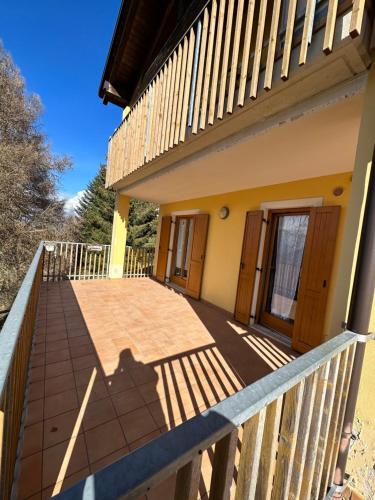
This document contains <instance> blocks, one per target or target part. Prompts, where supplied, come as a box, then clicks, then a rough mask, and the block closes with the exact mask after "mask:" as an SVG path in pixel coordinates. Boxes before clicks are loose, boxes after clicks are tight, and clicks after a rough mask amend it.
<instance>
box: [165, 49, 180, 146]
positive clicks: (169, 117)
mask: <svg viewBox="0 0 375 500" xmlns="http://www.w3.org/2000/svg"><path fill="white" fill-rule="evenodd" d="M176 69H177V54H176V51H174V53H173V56H172V73H171V86H170V89H169V97H168V111H167V127H166V129H165V138H164V150H165V151H168V149H169V138H170V133H171V124H172V114H173V102H174V97H175V95H174V88H175V83H176Z"/></svg>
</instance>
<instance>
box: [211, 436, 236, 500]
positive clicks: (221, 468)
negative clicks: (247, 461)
mask: <svg viewBox="0 0 375 500" xmlns="http://www.w3.org/2000/svg"><path fill="white" fill-rule="evenodd" d="M237 441H238V430H237V429H235V430H233V431H232V432H231V433H230V434H228V435H226V436H225V437H223V438H222V439H221V440H220V441H218V442H217V443H216V444H215V455H214V463H213V466H212V476H211V484H210V499H212V500H219V499H220V500H222V499H225V498H229V491H230V487H231V484H232V479H233V470H234V458H235V454H236V448H237Z"/></svg>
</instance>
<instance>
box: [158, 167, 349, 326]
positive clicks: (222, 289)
mask: <svg viewBox="0 0 375 500" xmlns="http://www.w3.org/2000/svg"><path fill="white" fill-rule="evenodd" d="M337 186H342V187H344V193H343V194H342V195H341V196H339V197H335V196H334V195H333V189H334V188H335V187H337ZM350 186H351V173H346V174H339V175H332V176H326V177H318V178H314V179H308V180H302V181H296V182H289V183H286V184H279V185H274V186H266V187H262V188H256V189H249V190H246V191H238V192H235V193H227V194H222V195H217V196H210V197H207V198H200V199H195V200H188V201H181V202H176V203H171V204H167V205H162V206H161V208H160V213H161V215H167V214H170V213H171V212H174V211H180V210H191V209H200V210H202V211H204V212H207V213H209V214H210V224H209V231H208V239H207V252H206V261H205V268H204V275H203V284H202V298H203V299H205V300H208V301H209V302H211V303H213V304H216V305H217V306H219V307H222V308H223V309H226V310H227V311H230V312H233V310H234V305H235V299H236V291H237V278H238V270H239V264H240V256H241V247H242V239H243V233H244V225H245V214H246V211H247V210H257V209H259V208H260V204H261V203H262V202H270V201H281V200H295V199H299V198H313V197H323V199H324V204H325V205H341V207H342V212H341V216H340V224H339V231H338V239H337V245H336V256H335V265H334V269H333V279H332V283H331V285H332V286H331V288H330V294H329V299H328V310H327V316H326V327H325V335H334V334H337V333H338V332H331V331H330V324H331V322H332V318H331V313H332V307H331V304H332V296H333V293H334V289H335V283H336V278H337V276H336V275H337V261H338V253H339V251H340V243H341V241H342V235H343V227H344V221H345V217H346V209H347V204H348V195H349V192H350ZM222 206H227V207H229V210H230V215H229V217H228V218H227V219H225V220H221V219H220V218H219V216H218V211H219V209H220V208H221V207H222ZM343 319H344V318H343Z"/></svg>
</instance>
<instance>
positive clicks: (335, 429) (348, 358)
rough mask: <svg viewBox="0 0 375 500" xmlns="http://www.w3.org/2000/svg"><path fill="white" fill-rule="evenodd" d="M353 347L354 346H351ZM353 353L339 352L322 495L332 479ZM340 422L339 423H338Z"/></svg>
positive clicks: (322, 480)
mask: <svg viewBox="0 0 375 500" xmlns="http://www.w3.org/2000/svg"><path fill="white" fill-rule="evenodd" d="M352 347H354V346H352ZM353 354H354V352H353V349H346V350H345V352H343V353H342V354H341V358H340V366H339V372H338V376H337V384H336V389H335V394H334V401H333V408H332V415H331V421H330V425H329V431H328V439H327V446H326V451H325V456H324V464H323V470H322V477H321V480H320V494H319V497H322V496H324V495H325V494H326V492H327V488H328V486H329V481H330V480H331V479H332V476H331V471H332V466H331V464H332V463H333V461H334V460H336V458H337V451H336V442H337V441H336V436H337V435H338V433H341V430H342V423H341V422H340V420H341V417H342V416H343V412H344V409H345V405H346V399H347V393H348V386H349V381H350V374H351V364H352V361H353V357H352V355H353ZM340 423H341V425H340Z"/></svg>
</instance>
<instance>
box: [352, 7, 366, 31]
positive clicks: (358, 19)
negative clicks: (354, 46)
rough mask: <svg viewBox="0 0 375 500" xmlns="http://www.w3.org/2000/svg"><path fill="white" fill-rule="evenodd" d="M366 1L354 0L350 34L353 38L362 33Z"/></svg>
mask: <svg viewBox="0 0 375 500" xmlns="http://www.w3.org/2000/svg"><path fill="white" fill-rule="evenodd" d="M365 3H366V0H353V11H352V18H351V21H350V28H349V32H350V36H351V37H352V38H355V37H356V36H358V35H360V33H361V28H362V20H363V14H364V11H365Z"/></svg>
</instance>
